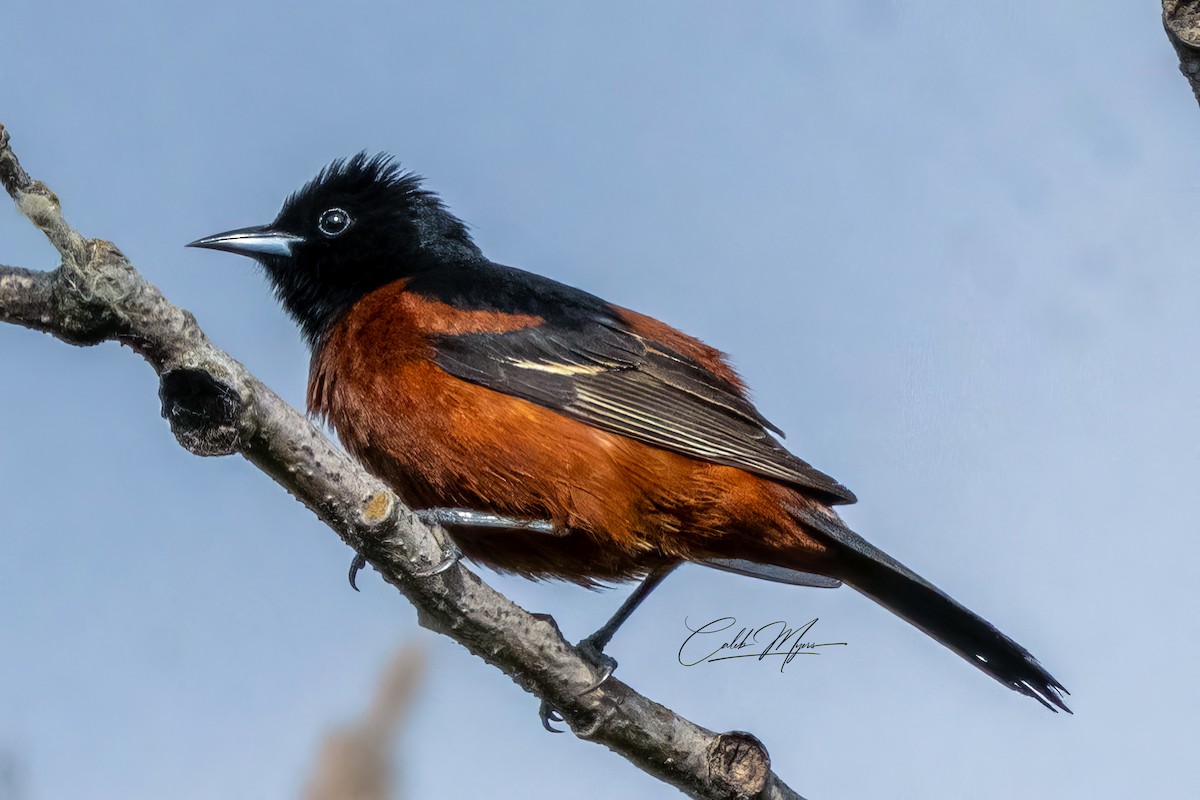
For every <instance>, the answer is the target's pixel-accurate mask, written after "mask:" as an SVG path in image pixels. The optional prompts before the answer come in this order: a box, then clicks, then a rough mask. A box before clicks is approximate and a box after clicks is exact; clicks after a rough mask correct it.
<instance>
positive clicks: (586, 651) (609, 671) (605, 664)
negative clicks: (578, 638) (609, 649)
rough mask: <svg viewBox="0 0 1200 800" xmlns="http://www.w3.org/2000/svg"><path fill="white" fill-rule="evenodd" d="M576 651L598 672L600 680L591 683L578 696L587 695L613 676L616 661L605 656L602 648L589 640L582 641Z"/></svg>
mask: <svg viewBox="0 0 1200 800" xmlns="http://www.w3.org/2000/svg"><path fill="white" fill-rule="evenodd" d="M576 649H577V650H579V654H580V655H581V656H583V657H584V660H586V661H587V662H588V663H590V664H591V665H592V666H594V667H595V668H596V669H598V670H600V680H598V681H596V682H595V683H593V684H592V685H591V686H589V687H588V688H587V689H584V690H583V691H582V692H580V694H587V693H588V692H594V691H596V690H597V689H599V688H600V687H601V686H603V685H604V683H605V682H606V681H607V680H608V679H609V678H611V677H612V676H613V673H614V672H616V671H617V660H616V659H615V658H613V657H612V656H610V655H606V654H605V652H604V650H603V648H601V647H599V646H598V645H597V644H596V643H595V642H594V641H593V640H592V639H591V638H587V639H584V640H583V641H582V642H580V643H579V644H578V645H576Z"/></svg>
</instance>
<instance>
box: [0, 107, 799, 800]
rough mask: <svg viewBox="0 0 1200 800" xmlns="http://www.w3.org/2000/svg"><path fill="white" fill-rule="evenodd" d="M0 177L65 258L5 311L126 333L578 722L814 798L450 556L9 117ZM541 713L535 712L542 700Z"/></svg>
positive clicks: (430, 624) (388, 569)
mask: <svg viewBox="0 0 1200 800" xmlns="http://www.w3.org/2000/svg"><path fill="white" fill-rule="evenodd" d="M0 182H3V184H4V188H5V190H6V191H7V192H8V193H9V195H11V196H12V198H13V199H14V200H15V201H16V203H17V207H18V208H19V209H20V211H21V212H22V213H23V214H24V215H25V216H26V217H28V218H29V219H30V221H32V222H33V223H34V224H35V225H36V226H37V227H38V228H40V229H41V230H42V232H43V233H44V234H45V235H46V237H47V238H48V239H49V240H50V241H51V243H53V244H54V246H55V248H56V249H57V250H58V252H59V255H60V256H61V258H62V264H61V266H59V268H58V269H56V270H55V271H54V272H51V273H38V272H30V271H28V270H23V269H17V268H14V267H0V321H7V322H12V323H15V324H18V325H23V326H25V327H28V328H34V329H36V330H40V331H45V332H47V333H50V334H51V335H53V336H55V337H57V338H59V339H62V340H63V341H66V342H68V343H71V344H77V345H90V344H97V343H100V342H103V341H118V342H121V343H123V344H126V345H128V346H129V347H130V348H132V349H133V350H134V351H135V352H137V353H139V354H140V355H141V356H142V357H143V358H145V359H146V360H147V361H148V362H149V363H150V365H151V366H152V367H153V368H154V369H155V371H156V372H157V373H158V375H159V377H160V381H161V383H160V396H161V398H162V401H163V416H164V417H165V418H166V419H167V421H168V422H169V423H170V424H171V429H172V431H173V432H174V434H175V436H176V438H177V439H178V440H179V443H180V444H181V445H182V446H183V447H185V448H186V449H188V450H189V451H191V452H193V453H196V454H197V455H205V456H215V455H229V454H232V453H240V454H241V455H242V456H244V457H245V458H246V459H248V460H249V461H250V462H252V463H253V464H254V465H255V466H257V467H258V468H259V469H261V470H262V471H263V472H265V473H267V474H268V475H270V476H271V477H272V478H273V479H274V480H275V481H276V482H277V483H279V484H280V485H281V486H283V487H284V488H285V489H287V490H288V491H289V492H290V493H291V494H292V495H294V496H295V497H296V499H298V500H300V502H302V503H304V504H305V505H306V506H307V507H308V508H309V509H311V510H312V511H313V512H314V513H315V514H316V515H317V516H318V517H320V519H321V520H322V521H323V522H325V523H326V524H327V525H328V526H329V527H330V528H332V529H333V530H334V532H336V533H337V534H338V536H340V537H341V538H342V540H343V541H344V542H346V543H347V544H348V545H350V546H351V547H353V548H355V549H356V550H358V551H359V552H360V553H362V555H363V556H365V557H366V558H367V560H368V561H369V563H370V564H371V565H372V566H373V567H374V568H375V569H376V570H377V571H378V572H379V573H380V574H381V575H382V576H383V578H384V579H385V580H386V581H387V582H388V583H390V584H392V585H393V586H395V587H396V588H397V589H399V590H400V591H401V592H402V593H403V594H404V595H405V596H406V597H408V599H409V600H410V601H411V602H412V603H413V605H415V606H416V608H417V612H418V620H419V621H420V623H421V624H422V625H423V626H425V627H427V628H430V629H432V630H435V631H438V632H440V633H443V634H445V635H447V636H449V637H450V638H452V639H454V640H455V641H457V642H459V643H460V644H462V645H463V646H464V647H466V648H467V649H468V650H470V651H471V652H472V653H474V654H475V655H477V656H479V657H480V658H482V659H484V660H485V661H487V662H488V663H489V664H492V665H494V666H496V667H497V668H499V669H500V670H502V671H503V672H504V673H505V674H507V675H508V676H510V677H511V678H512V679H513V680H514V681H515V682H516V683H517V684H518V685H519V686H521V688H523V689H525V690H526V691H527V692H529V693H531V694H533V695H536V696H537V697H539V698H542V699H543V700H545V701H547V702H548V703H549V704H550V705H551V706H552V707H554V708H555V709H557V710H558V711H559V713H560V714H562V716H563V718H564V719H565V721H566V723H567V724H568V725H569V726H570V727H571V729H572V730H573V731H574V732H575V734H576V735H577V736H579V737H580V738H583V739H587V740H590V741H594V742H597V743H600V744H603V745H605V746H606V747H608V748H609V749H611V750H613V751H614V752H616V753H618V754H620V755H622V756H624V757H625V758H627V759H628V760H629V761H631V762H633V763H634V764H635V765H637V766H638V767H639V768H641V769H642V770H644V771H645V772H647V773H649V774H651V775H653V776H655V777H656V778H659V779H660V780H663V781H666V782H667V783H670V784H672V785H674V786H676V787H678V788H679V789H681V790H683V791H684V792H686V793H687V794H689V795H691V796H693V797H701V798H730V797H738V798H751V797H755V798H798V797H799V795H797V794H796V793H795V792H793V791H792V790H791V789H789V788H788V787H787V786H786V785H785V784H784V783H783V781H782V780H780V779H779V778H778V777H777V776H776V775H775V774H774V773H773V772H772V771H771V769H770V758H769V756H768V755H767V751H766V749H765V748H764V747H763V745H762V743H761V742H759V741H758V740H757V739H756V738H755V737H753V736H751V735H750V734H748V733H742V732H737V731H735V732H732V733H723V734H714V733H713V732H712V731H708V730H706V729H704V728H702V727H700V726H699V725H696V724H695V723H693V722H690V721H688V720H686V719H684V718H683V717H680V716H678V715H677V714H675V713H674V712H672V711H671V710H670V709H667V708H665V707H663V706H661V705H659V704H658V703H655V702H653V701H652V700H649V699H648V698H646V697H643V696H642V695H640V694H638V693H637V692H635V691H634V690H633V689H631V688H630V687H629V686H627V685H625V684H624V683H622V682H621V681H619V680H616V679H610V680H608V681H607V682H605V683H604V684H603V685H602V686H601V687H600V688H598V689H596V690H594V691H590V692H586V693H585V690H587V689H588V688H589V687H590V686H592V685H594V683H595V682H596V681H597V680H598V679H599V677H600V676H599V675H598V674H596V672H595V671H594V670H593V668H592V667H591V666H589V665H588V663H587V662H586V661H584V660H583V659H582V658H581V657H580V655H579V653H578V652H576V650H575V649H574V648H573V647H572V646H571V645H570V644H568V643H567V642H566V641H565V640H564V639H563V638H562V635H561V634H560V633H559V631H558V629H557V627H556V626H555V625H554V623H553V621H552V620H549V619H548V618H539V617H535V616H534V615H531V614H529V613H528V612H526V611H525V610H524V609H522V608H520V607H519V606H517V605H515V604H514V603H512V602H511V601H510V600H508V599H507V598H505V597H504V596H503V595H500V594H499V593H497V592H496V591H495V590H494V589H492V588H491V587H490V586H488V585H487V584H486V583H484V582H483V581H482V580H480V578H479V577H478V576H477V575H475V574H474V573H473V572H471V571H470V570H467V569H466V568H464V567H462V566H461V565H456V566H455V567H453V568H451V569H449V570H447V571H445V572H443V573H441V574H437V575H433V576H430V577H423V576H422V575H421V574H420V573H421V571H422V570H424V569H426V568H428V567H429V566H430V565H433V564H437V563H439V562H440V561H442V559H443V554H444V553H445V552H446V550H447V547H448V541H449V540H448V539H447V537H446V534H445V532H444V531H442V530H440V529H431V528H429V527H428V526H426V525H424V524H423V523H421V521H420V520H418V519H417V518H416V517H415V516H414V515H413V513H412V510H411V509H409V508H408V507H406V506H405V505H404V504H403V503H402V502H401V501H400V500H399V499H398V498H397V497H396V495H395V494H394V493H392V492H391V491H390V490H389V489H388V488H387V487H386V486H384V485H383V484H382V483H381V482H379V481H378V480H376V479H375V478H373V477H372V476H370V475H368V474H367V473H366V472H365V471H364V470H363V469H362V467H360V466H359V465H358V464H357V463H356V462H355V461H354V460H352V459H351V458H350V457H349V456H347V455H346V454H345V453H343V452H342V451H341V450H339V449H337V448H336V447H334V446H333V445H332V444H331V443H330V442H329V440H328V439H326V438H325V436H324V435H322V433H321V432H320V431H318V430H317V429H316V428H315V427H313V425H312V424H310V423H309V421H308V420H307V419H305V417H304V416H303V415H302V414H300V413H299V412H297V411H296V410H294V409H292V408H291V407H290V406H288V405H287V404H286V403H284V402H283V400H281V399H280V398H279V397H278V396H277V395H276V394H275V393H274V392H272V391H271V390H270V389H268V388H267V387H266V386H265V385H263V384H262V383H261V382H260V381H259V380H258V379H257V378H255V377H254V376H253V375H251V374H250V373H249V372H248V371H247V370H246V368H245V367H243V366H242V365H241V364H240V363H238V362H237V361H236V360H234V359H233V358H232V357H231V356H230V355H229V354H227V353H225V352H224V351H222V350H221V349H219V348H217V347H216V346H215V345H213V343H212V342H211V341H209V339H208V337H207V336H205V335H204V332H203V331H201V330H200V327H199V326H198V325H197V324H196V320H195V318H194V317H193V316H192V315H191V314H190V313H188V312H187V311H185V310H184V309H182V308H179V307H178V306H175V305H173V304H171V303H170V302H168V301H167V299H166V298H165V297H163V295H162V293H161V292H159V290H158V289H157V288H156V287H154V286H153V285H151V284H150V283H148V282H147V281H146V280H145V279H144V278H143V277H142V276H141V275H140V274H139V273H138V272H137V271H136V270H135V269H134V268H133V266H132V265H131V264H130V263H129V261H128V260H127V259H126V258H125V256H124V255H122V253H121V251H120V250H118V249H117V247H116V246H115V245H113V244H112V243H111V242H106V241H104V240H102V239H85V238H84V237H83V236H81V235H80V234H79V233H78V232H77V231H75V230H74V229H73V228H72V227H71V226H70V225H68V224H67V222H66V220H65V219H64V218H63V216H62V213H61V207H60V203H59V201H58V198H57V197H56V196H55V195H54V193H53V192H51V191H50V189H49V188H48V187H46V186H45V185H44V184H42V183H40V182H38V181H34V180H32V179H31V178H30V176H29V175H28V174H27V173H26V172H25V170H24V169H22V168H21V165H20V163H19V162H18V161H17V158H16V156H15V155H14V154H13V152H12V150H11V148H10V147H9V136H8V132H7V131H6V130H5V129H4V127H3V125H0ZM531 718H532V714H531Z"/></svg>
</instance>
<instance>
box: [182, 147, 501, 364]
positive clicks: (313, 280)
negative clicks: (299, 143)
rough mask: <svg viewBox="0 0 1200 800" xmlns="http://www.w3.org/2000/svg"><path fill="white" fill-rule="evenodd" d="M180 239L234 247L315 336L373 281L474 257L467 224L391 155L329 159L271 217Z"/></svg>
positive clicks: (378, 282) (313, 339) (371, 287)
mask: <svg viewBox="0 0 1200 800" xmlns="http://www.w3.org/2000/svg"><path fill="white" fill-rule="evenodd" d="M188 247H207V248H210V249H213V250H225V251H228V252H231V253H240V254H242V255H247V256H250V257H252V258H254V259H255V260H257V261H258V262H259V263H260V264H262V265H263V267H264V268H265V269H266V272H267V276H268V277H269V278H270V280H271V283H272V285H273V286H274V288H275V293H276V295H277V296H278V297H279V299H280V301H281V302H282V303H283V305H284V308H286V309H287V311H288V313H289V314H291V316H292V318H293V319H295V320H296V322H297V323H299V325H300V327H301V329H302V330H303V332H304V335H305V337H306V338H307V339H308V341H309V344H316V343H317V342H318V341H319V340H320V339H321V337H322V335H323V334H324V333H325V331H327V330H328V329H329V327H330V326H331V325H332V324H333V323H334V322H336V321H337V320H338V318H340V317H341V316H342V314H344V313H345V312H346V311H347V310H349V308H350V306H352V305H354V303H355V302H357V301H358V300H359V299H360V298H362V297H363V296H364V295H366V294H368V293H369V292H372V291H374V290H375V289H378V288H380V287H381V286H384V285H386V284H389V283H391V282H393V281H395V280H398V279H400V278H405V277H409V276H411V275H415V274H417V273H419V272H423V271H425V270H430V269H437V268H438V267H447V266H453V265H454V264H459V263H464V262H470V261H473V260H476V259H478V258H480V257H481V256H480V253H479V249H478V248H476V247H475V245H474V244H473V243H472V242H471V237H470V235H469V234H468V233H467V229H466V226H465V225H463V223H462V222H461V221H460V220H458V219H457V218H456V217H455V216H454V215H452V214H451V213H450V212H449V211H447V210H446V209H445V207H444V206H443V205H442V203H441V201H440V200H439V199H438V197H437V195H435V194H433V193H432V192H427V191H425V190H424V189H422V188H421V179H420V178H419V177H417V176H416V175H413V174H412V173H411V172H405V171H403V170H401V169H400V167H399V166H398V165H396V164H395V163H394V162H393V161H392V159H391V158H390V157H389V156H386V155H378V156H373V157H368V156H367V155H366V154H365V153H359V154H358V155H356V156H353V157H351V158H348V159H344V160H339V161H335V162H333V163H332V164H330V165H329V166H328V167H326V168H325V169H323V170H321V172H320V173H318V175H317V176H316V177H315V178H313V179H312V180H311V181H309V182H308V184H306V185H305V186H304V188H302V189H301V190H300V191H298V192H296V193H295V194H293V195H292V196H291V197H289V198H288V199H287V201H286V202H284V204H283V208H282V209H280V211H279V215H278V216H277V217H275V221H274V222H272V223H271V224H270V225H262V226H258V227H254V228H241V229H239V230H234V231H226V232H225V233H218V234H215V235H213V236H206V237H204V238H203V239H197V240H196V241H194V242H192V243H190V244H189V245H188Z"/></svg>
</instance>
